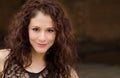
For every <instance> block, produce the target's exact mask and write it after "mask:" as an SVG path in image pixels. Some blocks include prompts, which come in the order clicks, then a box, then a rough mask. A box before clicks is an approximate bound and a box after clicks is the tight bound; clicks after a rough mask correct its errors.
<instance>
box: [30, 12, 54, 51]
mask: <svg viewBox="0 0 120 78" xmlns="http://www.w3.org/2000/svg"><path fill="white" fill-rule="evenodd" d="M28 34H29V41H30V44H31V46H32V51H34V52H37V53H46V52H47V50H48V49H49V48H50V47H51V46H52V45H53V44H54V42H55V37H56V31H55V28H54V24H53V21H52V19H51V17H50V16H49V15H45V14H44V13H42V12H41V11H38V12H37V14H36V16H35V17H33V18H31V19H30V24H29V26H28Z"/></svg>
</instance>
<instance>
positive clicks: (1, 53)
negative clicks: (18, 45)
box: [0, 49, 10, 72]
mask: <svg viewBox="0 0 120 78" xmlns="http://www.w3.org/2000/svg"><path fill="white" fill-rule="evenodd" d="M9 52H10V50H9V49H1V50H0V72H2V71H3V68H4V62H5V60H6V58H7V55H8V54H9Z"/></svg>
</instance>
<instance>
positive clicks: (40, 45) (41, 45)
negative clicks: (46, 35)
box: [38, 44, 47, 48]
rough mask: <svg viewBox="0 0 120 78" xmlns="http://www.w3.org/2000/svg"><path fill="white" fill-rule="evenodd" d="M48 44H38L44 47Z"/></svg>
mask: <svg viewBox="0 0 120 78" xmlns="http://www.w3.org/2000/svg"><path fill="white" fill-rule="evenodd" d="M46 45H47V44H38V46H39V47H41V48H44V47H46Z"/></svg>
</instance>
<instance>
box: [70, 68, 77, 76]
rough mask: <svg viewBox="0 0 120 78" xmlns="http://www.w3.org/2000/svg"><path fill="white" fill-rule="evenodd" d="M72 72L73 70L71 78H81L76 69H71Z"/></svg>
mask: <svg viewBox="0 0 120 78" xmlns="http://www.w3.org/2000/svg"><path fill="white" fill-rule="evenodd" d="M70 70H71V78H79V77H78V74H77V72H76V71H75V69H73V68H71V69H70Z"/></svg>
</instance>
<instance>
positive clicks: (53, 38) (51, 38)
mask: <svg viewBox="0 0 120 78" xmlns="http://www.w3.org/2000/svg"><path fill="white" fill-rule="evenodd" d="M55 38H56V35H55V34H52V35H50V36H49V40H50V41H51V42H55Z"/></svg>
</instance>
